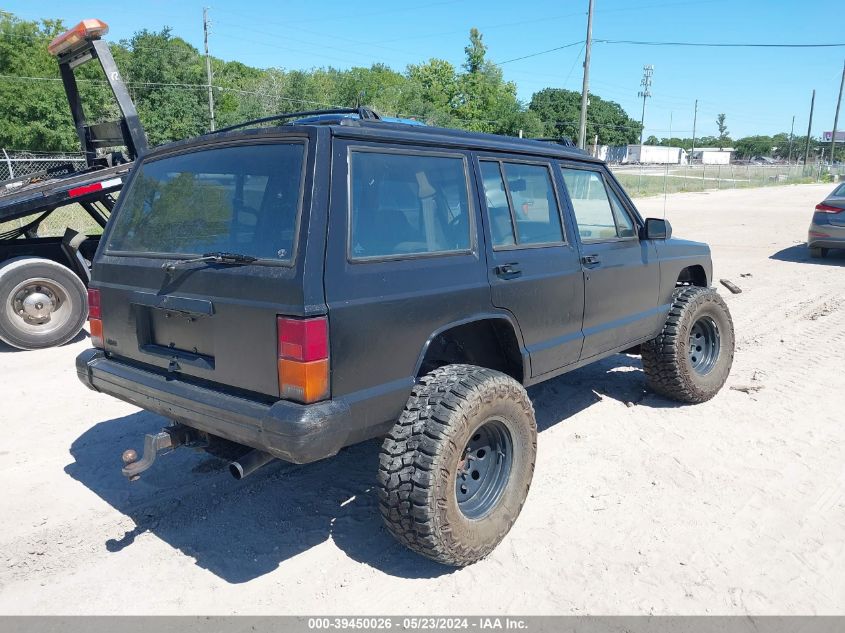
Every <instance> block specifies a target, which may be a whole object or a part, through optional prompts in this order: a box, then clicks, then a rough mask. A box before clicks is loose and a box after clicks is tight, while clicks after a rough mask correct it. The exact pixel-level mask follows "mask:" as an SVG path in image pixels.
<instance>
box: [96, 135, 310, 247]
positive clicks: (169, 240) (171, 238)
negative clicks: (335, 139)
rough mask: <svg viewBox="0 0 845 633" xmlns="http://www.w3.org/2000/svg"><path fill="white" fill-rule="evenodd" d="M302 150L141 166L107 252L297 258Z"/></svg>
mask: <svg viewBox="0 0 845 633" xmlns="http://www.w3.org/2000/svg"><path fill="white" fill-rule="evenodd" d="M304 153H305V147H304V145H303V144H302V143H278V144H272V145H270V144H265V145H239V146H236V147H224V148H217V149H207V150H201V151H197V152H192V153H189V154H180V155H176V156H170V157H167V158H161V159H158V160H153V161H149V162H143V163H141V164H140V165H139V166H138V167H137V170H138V171H137V173H136V174H135V177H134V178H133V179H132V183H131V184H130V186H129V188H128V189H127V190H126V191H124V192H123V193H122V194H121V196H120V197H121V204H120V207H119V210H118V211H117V213H116V217H115V218H114V224H113V227H112V229H111V233H110V235H109V238H108V245H107V248H108V250H109V251H123V252H132V253H138V252H148V253H160V254H169V255H185V256H196V255H202V254H204V253H210V252H219V251H224V252H232V253H239V254H242V255H249V256H252V257H257V258H260V259H268V260H274V261H289V260H290V259H291V257H292V253H293V246H294V240H295V232H296V225H297V216H298V211H299V200H300V190H301V188H302V166H303V162H304Z"/></svg>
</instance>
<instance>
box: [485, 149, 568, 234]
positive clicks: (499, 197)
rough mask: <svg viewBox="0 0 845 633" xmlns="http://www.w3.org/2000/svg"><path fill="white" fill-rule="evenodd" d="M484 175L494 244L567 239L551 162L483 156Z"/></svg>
mask: <svg viewBox="0 0 845 633" xmlns="http://www.w3.org/2000/svg"><path fill="white" fill-rule="evenodd" d="M481 179H482V182H483V184H484V194H485V197H486V198H487V215H488V217H489V219H490V232H491V235H492V238H493V246H494V248H495V247H503V246H513V245H523V246H524V245H532V244H533V245H536V244H559V243H560V242H562V241H563V228H562V226H561V222H560V210H559V209H558V204H557V198H556V197H555V192H554V186H553V184H552V178H551V173H550V172H549V169H548V167H547V166H545V165H530V164H526V163H510V162H499V161H487V160H483V161H481ZM505 183H507V186H505Z"/></svg>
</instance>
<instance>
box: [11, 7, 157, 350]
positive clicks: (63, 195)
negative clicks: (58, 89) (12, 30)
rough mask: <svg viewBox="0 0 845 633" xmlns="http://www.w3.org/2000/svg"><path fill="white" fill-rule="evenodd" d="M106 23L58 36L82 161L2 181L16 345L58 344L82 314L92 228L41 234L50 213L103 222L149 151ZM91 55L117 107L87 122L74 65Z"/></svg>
mask: <svg viewBox="0 0 845 633" xmlns="http://www.w3.org/2000/svg"><path fill="white" fill-rule="evenodd" d="M107 32H108V26H107V25H106V24H105V22H102V21H100V20H83V21H82V22H80V23H79V24H77V25H76V26H75V27H73V28H72V29H70V30H69V31H67V32H65V33H63V34H61V35H59V36H58V37H56V38H55V39H54V40H53V41H52V42H51V43H50V45H49V47H48V49H49V51H50V53H51V54H52V55H54V56H55V57H56V58H57V61H58V64H59V71H60V74H61V79H62V84H63V86H64V89H65V93H66V95H67V99H68V103H69V105H70V111H71V114H72V116H73V122H74V126H75V127H76V132H77V135H78V137H79V143H80V145H81V147H82V151H83V153H84V155H85V166H84V167H82V168H76V167H75V166H74V165H73V164H71V163H68V164H65V165H58V166H54V167H52V168H51V169H47V170H44V171H41V172H38V173H34V174H28V175H26V176H23V177H18V178H11V179H9V180H5V181H2V182H0V223H7V227H8V226H9V225H8V223H9V222H10V221H14V220H18V222H19V224H18V226H15V227H13V228H7V229H6V230H5V231H3V232H0V340H2V341H4V342H5V343H7V344H9V345H11V346H13V347H17V348H19V349H30V350H31V349H41V348H45V347H51V346H54V345H61V344H63V343H66V342H68V341H70V340H71V339H73V338H74V337H76V336H77V335H78V334H79V332H80V331H81V330H82V327H83V325H84V324H85V321H86V319H87V318H88V298H87V291H86V287H87V284H88V281H89V279H90V262H91V260H92V259H93V256H94V252H95V251H96V249H97V244H98V242H99V236H98V235H84V234H80V233H77V232H76V231H74V230H73V229H70V228H68V229H66V230H65V233H64V236H63V237H39V235H38V228H39V226H40V225H41V224H42V223H43V222H44V221H45V220H46V219H47V218H48V217H50V216H51V215H52V214H53V213H56V212H57V211H59V210H61V209H63V208H67V207H68V206H70V205H79V208H81V209H83V210H84V211H85V212H86V213H87V214H88V215H90V216H91V218H92V219H93V220H94V222H96V224H98V225H99V226H100V227H105V225H106V222H107V220H108V217H109V214H110V213H111V210H112V208H113V207H114V204H115V195H116V194H117V192H119V191H120V189H121V187H122V186H123V184H124V182H125V181H126V177H127V175H128V173H129V170H130V169H131V167H132V163H133V161H134V160H135V159H136V158H137V157H138V156H140V155H141V154H143V153H144V152H145V151H146V150H147V141H146V136H145V133H144V128H143V126H142V125H141V122H140V121H139V119H138V114H137V111H136V109H135V105H134V104H133V103H132V99H131V98H130V96H129V92H128V90H127V89H126V85H125V84H124V82H123V80H122V79H121V76H120V72H119V71H118V69H117V66H116V64H115V62H114V58H113V57H112V54H111V51H110V50H109V47H108V43H107V42H105V41H104V40H102V39H101V38H102V36H103V35H105V34H106V33H107ZM94 60H96V61H97V62H98V63H99V64H100V66H101V67H102V70H103V74H104V80H105V81H106V82H108V84H109V86H110V88H111V91H112V94H113V95H114V98H115V100H116V102H117V106H118V109H119V111H120V118H119V119H118V120H116V121H107V122H102V123H93V124H89V123H88V122H87V121H86V118H85V112H84V110H83V107H82V101H81V98H80V95H79V90H78V88H77V83H76V78H75V75H74V70H75V69H76V68H78V67H79V66H80V65H82V64H85V63H88V62H91V61H94Z"/></svg>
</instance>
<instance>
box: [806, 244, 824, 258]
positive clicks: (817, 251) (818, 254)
mask: <svg viewBox="0 0 845 633" xmlns="http://www.w3.org/2000/svg"><path fill="white" fill-rule="evenodd" d="M810 257H812V258H813V259H821V258H823V257H827V249H826V248H822V247H820V246H811V247H810Z"/></svg>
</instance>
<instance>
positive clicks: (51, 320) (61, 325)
mask: <svg viewBox="0 0 845 633" xmlns="http://www.w3.org/2000/svg"><path fill="white" fill-rule="evenodd" d="M87 317H88V297H87V293H86V290H85V285H84V284H83V283H82V280H80V279H79V277H78V276H77V275H76V274H75V273H74V272H73V271H71V270H70V269H69V268H67V267H65V266H62V265H61V264H58V263H56V262H54V261H51V260H49V259H41V258H38V257H21V258H17V259H12V260H9V261H8V262H6V263H5V264H3V265H2V266H0V340H3V341H4V342H6V343H8V344H9V345H12V346H13V347H17V348H20V349H42V348H45V347H52V346H54V345H61V344H62V343H67V342H68V341H69V340H70V339H72V338H73V337H74V336H76V335H77V334H78V333H79V331H80V330H81V329H82V326H83V325H84V324H85V319H86V318H87Z"/></svg>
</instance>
